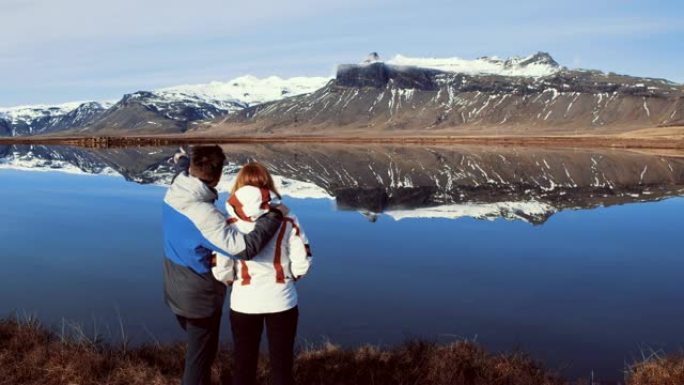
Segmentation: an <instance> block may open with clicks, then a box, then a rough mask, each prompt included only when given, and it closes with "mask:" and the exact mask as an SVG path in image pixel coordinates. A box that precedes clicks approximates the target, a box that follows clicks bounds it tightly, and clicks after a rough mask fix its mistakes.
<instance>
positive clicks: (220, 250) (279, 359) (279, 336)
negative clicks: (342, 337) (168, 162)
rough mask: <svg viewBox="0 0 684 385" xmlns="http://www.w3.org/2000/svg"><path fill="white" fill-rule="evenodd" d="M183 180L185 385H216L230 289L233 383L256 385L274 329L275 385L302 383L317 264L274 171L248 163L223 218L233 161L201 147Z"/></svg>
mask: <svg viewBox="0 0 684 385" xmlns="http://www.w3.org/2000/svg"><path fill="white" fill-rule="evenodd" d="M174 159H175V160H176V165H177V167H179V168H180V169H181V172H180V173H179V174H178V175H177V176H176V177H175V179H174V180H173V182H172V183H171V186H170V187H169V190H168V191H167V193H166V197H165V198H164V205H163V227H164V253H165V256H166V258H164V292H165V299H166V303H167V304H168V305H169V307H170V308H171V310H172V311H173V313H174V314H175V315H176V317H177V319H178V322H179V323H180V325H181V327H182V328H183V330H185V332H186V334H187V350H186V355H185V370H184V373H183V380H182V384H183V385H208V384H209V383H210V380H211V365H212V363H213V361H214V359H215V357H216V353H217V350H218V341H219V329H220V324H221V313H222V308H223V303H224V299H225V295H226V289H227V286H232V291H231V299H230V307H231V310H230V324H231V330H232V333H233V344H234V354H233V357H234V362H233V374H234V376H233V384H234V385H245V384H254V383H255V382H256V371H257V361H258V358H259V345H260V341H261V334H262V331H263V328H264V324H265V325H266V331H267V336H268V345H269V355H270V363H271V378H272V382H273V383H274V384H278V385H280V384H287V385H290V384H293V383H294V379H293V374H292V366H293V349H294V341H295V335H296V331H297V320H298V315H299V313H298V307H297V292H296V289H295V286H294V281H296V280H297V279H299V278H300V277H301V276H303V275H304V274H306V272H307V271H308V269H309V266H310V264H311V253H310V251H309V245H308V241H307V239H306V237H305V235H304V233H303V232H302V230H301V227H300V225H299V223H298V221H297V219H296V218H295V217H294V216H292V215H290V214H289V210H288V208H287V207H286V206H284V205H282V204H281V203H280V195H279V194H278V192H277V191H276V189H275V186H274V184H273V179H272V177H271V175H270V174H269V173H268V171H267V170H266V168H265V167H264V166H262V165H261V164H259V163H254V162H252V163H248V164H246V165H245V166H244V167H243V168H242V169H241V170H240V172H239V174H238V176H237V179H236V181H235V184H234V186H233V188H232V191H231V194H230V199H229V200H228V202H226V209H227V211H228V213H229V217H228V218H226V216H225V215H224V214H223V213H222V212H221V211H219V210H218V208H217V207H216V206H215V202H216V200H217V199H218V194H217V191H216V186H217V184H218V182H219V180H220V179H221V175H222V171H223V163H224V161H225V155H224V154H223V151H222V150H221V148H220V147H218V146H196V147H194V148H193V149H192V151H191V154H190V157H189V159H188V157H187V156H186V155H185V154H180V155H179V156H176V157H174Z"/></svg>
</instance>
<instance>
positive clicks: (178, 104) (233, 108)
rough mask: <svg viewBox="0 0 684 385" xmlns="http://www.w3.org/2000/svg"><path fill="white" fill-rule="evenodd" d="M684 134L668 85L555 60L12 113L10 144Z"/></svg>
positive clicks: (243, 80)
mask: <svg viewBox="0 0 684 385" xmlns="http://www.w3.org/2000/svg"><path fill="white" fill-rule="evenodd" d="M675 125H684V86H682V85H679V84H675V83H672V82H668V81H666V80H662V79H651V78H639V77H632V76H625V75H617V74H614V73H604V72H600V71H593V70H577V69H568V68H566V67H563V66H561V65H559V64H558V63H557V62H556V61H555V60H554V59H553V58H552V57H551V56H550V55H549V54H548V53H545V52H538V53H536V54H533V55H529V56H526V57H511V58H507V59H500V58H497V57H481V58H478V59H474V60H467V59H461V58H415V57H407V56H401V55H397V56H395V57H393V58H391V59H390V60H387V61H383V60H382V58H381V57H380V55H378V54H377V53H375V52H373V53H371V54H370V55H369V56H368V57H367V58H366V59H365V60H363V61H362V62H361V63H360V64H344V65H340V66H338V70H337V74H336V76H335V78H326V77H294V78H290V79H281V78H278V77H267V78H263V79H259V78H256V77H253V76H243V77H239V78H235V79H233V80H230V81H227V82H211V83H207V84H198V85H180V86H175V87H168V88H162V89H158V90H152V91H138V92H134V93H130V94H126V95H124V97H123V98H122V99H121V100H119V101H118V102H116V103H115V104H113V105H111V106H109V105H103V104H101V103H96V102H91V103H70V104H66V105H61V106H24V107H14V108H5V109H0V135H13V136H19V135H32V134H43V133H53V132H67V133H71V134H83V135H123V134H132V133H137V134H156V133H183V132H186V131H194V132H204V133H206V134H221V135H226V134H233V135H245V134H260V133H281V134H302V133H306V134H330V135H335V134H340V133H341V134H344V133H345V132H347V133H354V134H374V135H383V134H395V133H397V132H399V131H400V132H402V133H409V134H411V135H416V134H423V133H441V134H454V133H455V134H459V133H468V134H496V135H498V134H506V135H528V134H564V133H565V134H567V133H573V134H581V133H616V132H625V131H628V130H631V129H634V128H646V127H658V126H675Z"/></svg>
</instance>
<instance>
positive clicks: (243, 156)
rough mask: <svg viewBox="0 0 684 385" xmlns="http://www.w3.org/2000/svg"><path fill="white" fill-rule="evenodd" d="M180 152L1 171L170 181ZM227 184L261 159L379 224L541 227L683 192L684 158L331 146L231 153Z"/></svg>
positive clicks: (83, 158)
mask: <svg viewBox="0 0 684 385" xmlns="http://www.w3.org/2000/svg"><path fill="white" fill-rule="evenodd" d="M174 151H175V149H174V148H126V149H110V150H84V149H75V148H69V147H45V146H2V147H0V168H1V167H11V168H24V169H54V170H64V171H71V172H86V173H95V174H120V175H123V176H124V177H125V178H126V179H127V180H131V181H135V182H137V183H158V184H166V183H169V182H170V181H171V179H172V177H173V175H174V171H173V169H172V167H171V165H170V164H169V163H168V162H167V160H168V159H169V158H170V157H171V156H172V154H173V153H174ZM224 151H225V152H226V156H227V158H228V166H227V168H226V173H227V175H226V178H224V183H223V184H222V185H221V186H220V187H222V189H224V190H226V189H227V188H229V187H230V183H231V182H230V181H231V175H234V173H235V172H236V171H237V170H238V169H239V167H240V165H242V164H244V162H246V161H248V160H251V159H257V160H259V161H262V162H264V163H265V164H266V165H267V166H268V167H269V169H271V170H272V172H273V173H274V174H275V175H276V176H277V178H276V179H277V181H278V183H279V184H280V188H281V189H282V190H283V191H282V192H284V193H285V194H290V195H293V196H297V197H316V198H320V197H330V198H334V199H335V200H336V202H337V206H338V208H340V209H344V210H355V211H360V212H362V213H364V214H366V215H368V217H369V218H371V219H373V218H375V217H377V216H378V215H382V213H385V214H387V215H390V216H392V217H394V218H396V219H402V218H408V217H444V218H459V217H463V216H470V217H475V218H480V219H494V218H508V219H517V220H524V221H527V222H531V223H536V224H540V223H543V222H544V221H546V220H547V219H548V218H549V217H550V216H551V215H553V214H554V213H556V212H558V211H561V210H566V209H586V208H593V207H597V206H608V205H615V204H624V203H631V202H644V201H653V200H659V199H663V198H666V197H672V196H678V195H684V157H676V156H658V155H648V154H641V153H635V152H629V151H612V150H596V151H593V150H533V149H515V148H498V149H492V148H486V147H453V146H452V147H448V148H444V147H401V146H372V147H370V148H369V147H361V146H332V145H307V146H302V145H278V146H275V145H253V146H241V145H234V146H224Z"/></svg>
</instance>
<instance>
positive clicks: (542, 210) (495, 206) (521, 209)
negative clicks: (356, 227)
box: [384, 201, 557, 222]
mask: <svg viewBox="0 0 684 385" xmlns="http://www.w3.org/2000/svg"><path fill="white" fill-rule="evenodd" d="M556 211H557V210H556V208H554V207H553V206H551V205H548V204H546V203H542V202H537V201H526V202H496V203H462V204H450V205H442V206H435V207H426V208H422V209H413V210H387V211H385V212H384V214H385V215H387V216H389V217H391V218H393V219H394V220H397V221H399V220H402V219H407V218H445V219H458V218H462V217H470V218H475V219H487V220H494V219H496V218H505V219H508V220H516V219H517V220H524V221H526V222H529V221H530V220H529V219H530V218H534V217H540V216H545V215H548V214H550V213H553V212H556Z"/></svg>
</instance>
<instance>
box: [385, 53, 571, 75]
mask: <svg viewBox="0 0 684 385" xmlns="http://www.w3.org/2000/svg"><path fill="white" fill-rule="evenodd" d="M386 64H390V65H395V66H410V67H422V68H430V69H435V70H439V71H444V72H454V73H462V74H466V75H501V76H521V77H542V76H549V75H553V74H555V73H556V72H558V71H560V70H561V69H562V68H561V67H560V66H559V65H558V63H556V62H555V61H554V60H553V58H551V56H549V55H548V54H546V53H543V52H540V53H536V54H534V55H530V56H527V57H511V58H508V59H499V58H497V57H481V58H478V59H475V60H468V59H461V58H458V57H450V58H415V57H407V56H402V55H397V56H395V57H394V58H392V59H391V60H388V61H387V62H386Z"/></svg>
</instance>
